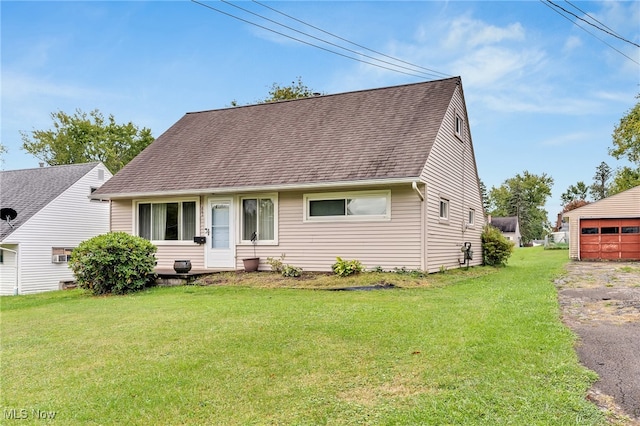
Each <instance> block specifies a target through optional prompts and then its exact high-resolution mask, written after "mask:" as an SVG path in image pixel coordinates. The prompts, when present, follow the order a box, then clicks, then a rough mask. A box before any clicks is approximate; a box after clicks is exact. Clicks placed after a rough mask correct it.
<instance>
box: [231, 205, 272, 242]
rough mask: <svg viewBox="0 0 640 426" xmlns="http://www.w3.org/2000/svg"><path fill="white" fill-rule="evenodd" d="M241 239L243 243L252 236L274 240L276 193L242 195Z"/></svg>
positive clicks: (263, 239)
mask: <svg viewBox="0 0 640 426" xmlns="http://www.w3.org/2000/svg"><path fill="white" fill-rule="evenodd" d="M240 204H241V206H242V213H241V215H242V217H241V221H242V225H241V234H242V235H241V240H242V241H243V242H245V243H247V242H249V241H251V239H252V237H254V235H255V238H256V240H257V241H267V242H275V241H276V230H277V221H276V212H277V195H263V196H260V197H243V198H241V199H240Z"/></svg>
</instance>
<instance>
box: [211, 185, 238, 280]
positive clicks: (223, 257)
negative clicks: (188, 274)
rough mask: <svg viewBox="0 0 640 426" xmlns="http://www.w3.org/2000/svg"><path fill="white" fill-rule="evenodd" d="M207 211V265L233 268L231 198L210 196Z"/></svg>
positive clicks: (233, 244) (234, 258) (233, 242)
mask: <svg viewBox="0 0 640 426" xmlns="http://www.w3.org/2000/svg"><path fill="white" fill-rule="evenodd" d="M208 206H209V208H208V212H207V228H209V229H208V230H209V235H208V237H207V267H208V268H234V267H235V263H236V256H235V248H236V245H235V240H234V235H235V228H234V221H233V199H231V198H210V199H209V203H208Z"/></svg>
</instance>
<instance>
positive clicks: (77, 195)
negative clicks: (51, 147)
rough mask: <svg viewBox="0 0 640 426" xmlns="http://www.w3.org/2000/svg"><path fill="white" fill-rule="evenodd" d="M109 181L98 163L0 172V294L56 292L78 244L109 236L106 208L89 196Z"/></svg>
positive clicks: (66, 278)
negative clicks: (9, 214) (9, 217)
mask: <svg viewBox="0 0 640 426" xmlns="http://www.w3.org/2000/svg"><path fill="white" fill-rule="evenodd" d="M109 178H111V173H110V172H109V170H107V168H106V167H105V166H104V165H103V164H102V163H97V162H94V163H84V164H73V165H65V166H54V167H41V168H37V169H23V170H8V171H2V172H0V208H2V211H3V212H4V213H5V215H6V213H7V212H11V211H15V212H16V213H17V216H16V217H15V219H13V220H6V219H7V217H3V218H2V220H1V221H0V294H1V295H13V294H28V293H38V292H42V291H49V290H58V289H59V288H60V283H61V281H69V280H72V279H73V274H72V272H71V270H70V269H69V267H68V264H67V260H68V256H69V255H70V254H71V250H72V249H73V248H75V247H76V246H77V245H78V244H79V243H80V242H82V241H84V240H87V239H89V238H91V237H94V236H96V235H99V234H104V233H106V232H108V231H109V203H108V202H103V201H98V200H91V199H90V198H89V196H90V195H91V193H92V192H93V191H95V190H96V189H98V188H99V187H100V186H102V184H103V183H105V182H106V181H107V180H108V179H109Z"/></svg>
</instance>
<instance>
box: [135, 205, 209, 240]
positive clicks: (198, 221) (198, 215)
mask: <svg viewBox="0 0 640 426" xmlns="http://www.w3.org/2000/svg"><path fill="white" fill-rule="evenodd" d="M190 201H195V202H196V233H195V234H196V235H199V234H200V197H185V198H142V199H139V200H133V235H136V236H139V233H138V232H139V229H138V205H139V204H154V203H184V202H190ZM150 241H151V242H152V243H153V244H154V245H156V246H193V245H197V243H194V242H193V240H150Z"/></svg>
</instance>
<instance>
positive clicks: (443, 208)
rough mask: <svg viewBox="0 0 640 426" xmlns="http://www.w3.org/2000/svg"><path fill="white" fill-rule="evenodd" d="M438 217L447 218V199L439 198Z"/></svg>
mask: <svg viewBox="0 0 640 426" xmlns="http://www.w3.org/2000/svg"><path fill="white" fill-rule="evenodd" d="M440 219H443V220H449V200H445V199H444V198H441V199H440Z"/></svg>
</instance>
